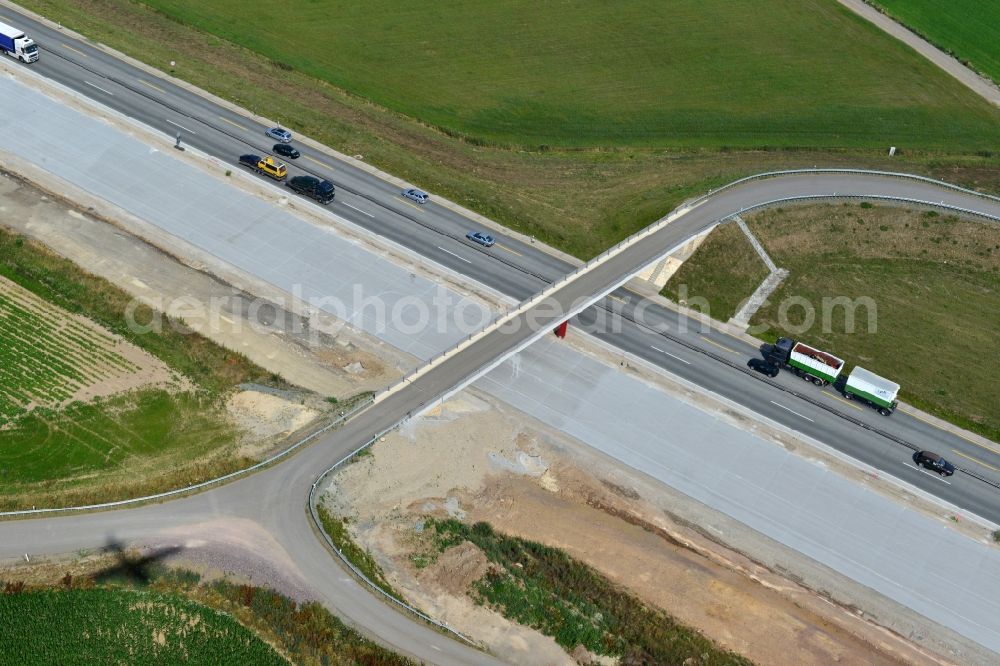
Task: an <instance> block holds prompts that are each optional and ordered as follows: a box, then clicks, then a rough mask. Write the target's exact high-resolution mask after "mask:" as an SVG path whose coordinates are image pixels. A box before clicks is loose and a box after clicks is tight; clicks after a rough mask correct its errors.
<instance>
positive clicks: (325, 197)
mask: <svg viewBox="0 0 1000 666" xmlns="http://www.w3.org/2000/svg"><path fill="white" fill-rule="evenodd" d="M288 187H290V188H291V189H292V190H294V191H296V192H298V193H299V194H304V195H305V196H307V197H312V198H313V199H315V200H316V201H318V202H320V203H321V204H328V203H330V202H331V201H333V197H334V195H335V188H334V187H333V183H331V182H330V181H328V180H320V179H319V178H314V177H312V176H295V177H294V178H292V179H291V180H289V181H288Z"/></svg>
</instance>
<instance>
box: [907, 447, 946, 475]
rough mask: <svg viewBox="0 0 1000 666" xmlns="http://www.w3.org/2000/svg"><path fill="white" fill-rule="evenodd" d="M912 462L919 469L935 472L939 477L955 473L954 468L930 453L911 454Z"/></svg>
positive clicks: (918, 452)
mask: <svg viewBox="0 0 1000 666" xmlns="http://www.w3.org/2000/svg"><path fill="white" fill-rule="evenodd" d="M913 462H915V463H917V465H919V466H920V467H924V468H926V469H929V470H931V471H932V472H937V473H938V474H940V475H941V476H951V475H952V474H954V473H955V466H954V465H952V464H951V463H950V462H948V461H947V460H945V459H944V458H942V457H941V456H939V455H938V454H936V453H932V452H930V451H917V452H916V453H914V454H913Z"/></svg>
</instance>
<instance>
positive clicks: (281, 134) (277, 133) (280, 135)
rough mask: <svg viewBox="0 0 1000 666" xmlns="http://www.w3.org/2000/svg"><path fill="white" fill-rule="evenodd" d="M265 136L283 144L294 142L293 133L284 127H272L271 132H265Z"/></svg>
mask: <svg viewBox="0 0 1000 666" xmlns="http://www.w3.org/2000/svg"><path fill="white" fill-rule="evenodd" d="M264 134H266V135H267V136H269V137H271V138H272V139H274V140H275V141H280V142H281V143H291V142H292V133H291V132H289V131H288V130H286V129H284V128H282V127H272V128H271V129H269V130H265V131H264Z"/></svg>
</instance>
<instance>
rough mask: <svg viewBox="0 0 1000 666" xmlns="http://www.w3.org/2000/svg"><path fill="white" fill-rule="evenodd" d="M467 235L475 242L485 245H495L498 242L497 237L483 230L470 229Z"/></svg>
mask: <svg viewBox="0 0 1000 666" xmlns="http://www.w3.org/2000/svg"><path fill="white" fill-rule="evenodd" d="M465 237H466V238H468V239H469V240H470V241H472V242H473V243H479V244H480V245H482V246H484V247H493V246H494V245H495V244H496V239H495V238H493V236H490V235H489V234H484V233H483V232H482V231H470V232H469V233H467V234H465Z"/></svg>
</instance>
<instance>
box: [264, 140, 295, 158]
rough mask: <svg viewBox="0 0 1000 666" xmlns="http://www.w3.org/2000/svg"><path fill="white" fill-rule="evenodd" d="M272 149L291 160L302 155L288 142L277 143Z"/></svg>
mask: <svg viewBox="0 0 1000 666" xmlns="http://www.w3.org/2000/svg"><path fill="white" fill-rule="evenodd" d="M271 151H272V152H275V153H277V154H278V155H281V156H282V157H287V158H288V159H290V160H297V159H299V155H301V153H300V152H299V151H297V150H296V149H295V148H292V147H291V146H289V145H288V144H287V143H276V144H274V146H273V147H272V148H271Z"/></svg>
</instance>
